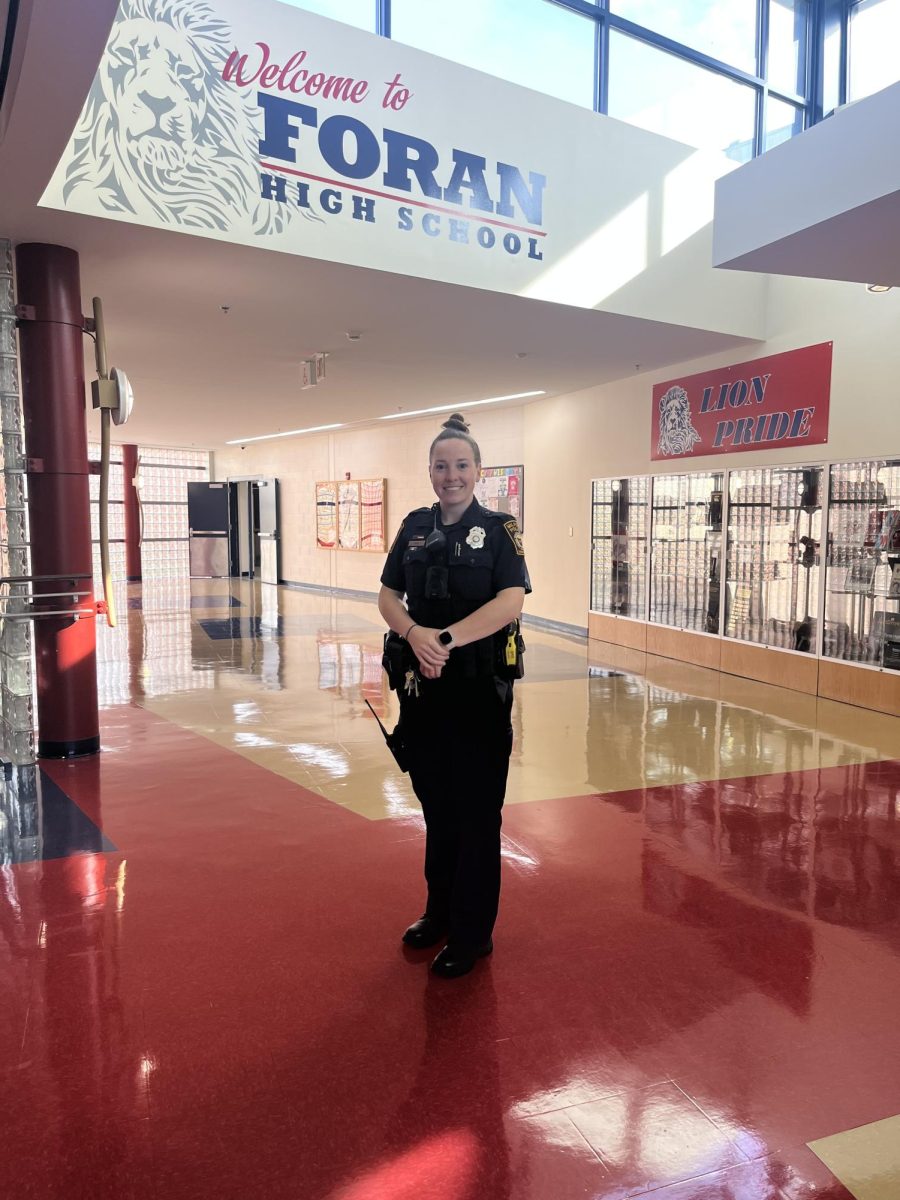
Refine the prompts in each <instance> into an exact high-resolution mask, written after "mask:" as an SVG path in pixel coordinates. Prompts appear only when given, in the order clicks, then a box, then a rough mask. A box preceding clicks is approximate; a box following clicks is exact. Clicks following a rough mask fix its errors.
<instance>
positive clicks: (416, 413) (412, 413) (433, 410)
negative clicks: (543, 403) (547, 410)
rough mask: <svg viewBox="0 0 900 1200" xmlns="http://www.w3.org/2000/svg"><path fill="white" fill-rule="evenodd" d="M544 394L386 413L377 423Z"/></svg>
mask: <svg viewBox="0 0 900 1200" xmlns="http://www.w3.org/2000/svg"><path fill="white" fill-rule="evenodd" d="M546 394H547V393H546V392H543V391H540V392H513V394H512V395H511V396H491V398H490V399H489V400H463V401H460V402H457V403H456V404H438V405H436V406H435V407H434V408H413V409H410V410H409V412H395V413H388V414H387V416H385V417H379V418H378V420H379V421H396V420H397V418H398V417H422V416H425V414H426V413H436V412H456V410H457V409H458V408H476V407H477V406H478V405H479V404H499V403H500V401H501V400H527V399H528V398H529V397H531V396H546Z"/></svg>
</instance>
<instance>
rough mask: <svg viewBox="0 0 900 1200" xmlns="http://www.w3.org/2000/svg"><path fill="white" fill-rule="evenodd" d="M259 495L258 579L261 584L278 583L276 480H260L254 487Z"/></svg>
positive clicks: (278, 536) (279, 560)
mask: <svg viewBox="0 0 900 1200" xmlns="http://www.w3.org/2000/svg"><path fill="white" fill-rule="evenodd" d="M253 486H254V487H255V488H257V489H258V495H259V530H258V533H257V537H258V538H259V578H260V582H261V583H278V581H279V580H280V578H281V533H280V531H279V516H280V513H279V505H278V480H277V479H260V480H258V481H257V482H256V483H255V484H254V485H253Z"/></svg>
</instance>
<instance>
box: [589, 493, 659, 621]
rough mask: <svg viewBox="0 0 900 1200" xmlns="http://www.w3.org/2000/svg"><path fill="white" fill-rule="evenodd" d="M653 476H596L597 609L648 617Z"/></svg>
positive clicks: (594, 600)
mask: <svg viewBox="0 0 900 1200" xmlns="http://www.w3.org/2000/svg"><path fill="white" fill-rule="evenodd" d="M649 528H650V478H649V476H647V475H635V476H630V477H626V478H621V479H595V480H594V483H593V491H592V498H591V609H592V611H594V612H600V613H609V614H612V615H614V616H619V617H633V618H636V619H638V620H645V619H646V616H647V537H648V534H649Z"/></svg>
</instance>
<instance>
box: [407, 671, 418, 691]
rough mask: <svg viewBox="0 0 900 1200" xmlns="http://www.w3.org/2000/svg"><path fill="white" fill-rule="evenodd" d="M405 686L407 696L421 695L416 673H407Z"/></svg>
mask: <svg viewBox="0 0 900 1200" xmlns="http://www.w3.org/2000/svg"><path fill="white" fill-rule="evenodd" d="M403 686H404V688H405V689H406V694H407V696H418V694H419V676H418V675H417V674H416V672H415V671H412V670H409V671H407V672H406V677H405V679H404V681H403Z"/></svg>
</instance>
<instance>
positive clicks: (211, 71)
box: [63, 0, 321, 235]
mask: <svg viewBox="0 0 900 1200" xmlns="http://www.w3.org/2000/svg"><path fill="white" fill-rule="evenodd" d="M232 48H233V42H232V37H231V30H230V29H229V26H228V25H227V24H226V23H225V22H224V21H223V20H221V19H220V18H219V17H217V16H216V15H215V14H214V13H213V12H212V10H211V9H210V8H209V7H208V6H207V5H206V4H204V3H202V2H201V0H122V4H121V5H120V7H119V12H118V15H117V17H116V23H115V25H114V26H113V30H112V33H111V34H110V39H109V44H108V45H107V48H106V52H105V54H104V55H103V59H102V60H101V63H100V67H99V68H98V71H97V76H96V78H95V79H94V83H93V85H92V87H91V91H90V93H89V95H88V98H87V100H86V101H85V105H84V110H83V112H82V114H81V117H80V119H79V122H78V126H77V128H76V130H75V134H74V137H73V144H72V159H71V161H70V163H69V165H68V167H67V168H66V174H65V184H64V188H63V197H64V199H65V200H66V201H68V200H69V199H70V198H72V197H76V196H77V194H78V192H79V191H81V190H82V189H89V190H90V193H91V195H92V197H93V198H94V202H95V203H96V202H99V203H100V205H101V206H102V208H103V209H104V211H105V212H108V213H110V214H111V215H114V214H115V213H129V214H132V215H134V216H136V217H138V218H139V219H140V218H142V217H147V216H149V215H150V214H152V215H153V216H154V217H155V218H156V220H159V221H162V222H164V223H165V224H167V225H171V226H175V227H178V228H182V229H184V230H186V231H196V232H203V231H205V230H209V231H218V232H222V233H228V232H239V231H240V232H244V233H247V232H250V233H253V234H261V235H265V234H270V233H279V232H281V230H282V229H283V228H284V227H285V225H286V223H287V221H288V220H289V219H290V218H291V216H292V214H293V213H294V212H296V211H297V210H296V209H291V208H288V206H287V205H286V204H278V203H274V202H272V201H265V200H262V199H261V198H260V195H259V176H258V172H257V169H256V162H257V158H258V136H259V135H258V132H257V121H258V115H257V112H256V109H255V107H254V106H253V105H252V104H251V103H250V101H249V100H248V99H247V98H246V97H245V96H243V95H242V94H241V92H240V91H239V90H238V89H237V88H235V87H233V86H232V85H230V84H227V83H225V82H224V80H223V79H222V67H223V66H224V65H225V62H226V60H227V58H228V55H229V53H230V52H231V50H232ZM304 216H307V217H312V218H313V219H314V220H321V218H320V217H314V216H313V214H311V213H307V212H306V211H305V210H304Z"/></svg>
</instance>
